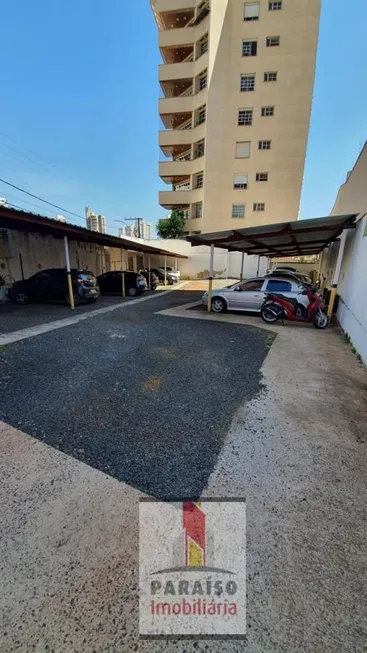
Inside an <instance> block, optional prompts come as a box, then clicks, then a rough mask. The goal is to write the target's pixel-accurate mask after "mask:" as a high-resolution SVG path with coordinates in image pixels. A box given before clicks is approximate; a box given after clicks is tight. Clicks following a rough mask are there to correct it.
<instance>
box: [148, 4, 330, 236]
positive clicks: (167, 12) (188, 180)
mask: <svg viewBox="0 0 367 653" xmlns="http://www.w3.org/2000/svg"><path fill="white" fill-rule="evenodd" d="M151 5H152V8H153V13H154V16H155V19H156V22H157V25H158V30H159V48H160V52H161V55H162V59H163V63H162V65H160V66H159V81H160V85H161V88H162V92H163V97H162V98H161V99H160V100H159V114H160V117H161V120H162V123H163V125H164V128H165V129H163V130H162V131H160V132H159V145H160V147H161V150H162V152H163V155H164V156H165V160H163V161H161V162H160V164H159V174H160V177H161V178H162V180H163V181H164V182H166V183H167V184H169V188H168V189H167V190H164V191H162V192H161V193H160V196H159V202H160V204H161V206H162V207H164V208H165V209H168V210H171V209H178V210H181V211H183V212H184V216H185V219H186V232H187V233H200V232H209V231H218V230H224V229H231V228H233V229H235V228H240V227H242V228H243V227H247V226H253V225H259V224H267V223H271V222H283V221H289V220H296V219H297V217H298V211H299V202H300V195H301V188H302V179H303V170H304V163H305V155H306V146H307V138H308V131H309V122H310V113H311V103H312V93H313V84H314V76H315V60H316V50H317V41H318V28H319V17H320V0H277V1H276V2H274V1H269V0H258V1H257V2H243V1H242V0H210V1H209V0H204V1H202V0H151Z"/></svg>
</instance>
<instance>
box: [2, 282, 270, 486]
mask: <svg viewBox="0 0 367 653" xmlns="http://www.w3.org/2000/svg"><path fill="white" fill-rule="evenodd" d="M199 296H200V295H196V293H190V292H189V293H187V292H180V291H175V292H174V293H170V294H168V295H165V296H160V297H157V298H154V299H152V300H150V301H147V302H143V303H140V304H132V305H131V306H129V307H128V306H126V307H125V308H124V309H123V310H116V311H113V312H111V313H107V314H103V315H100V316H98V317H94V318H92V319H90V320H86V321H83V322H79V323H77V324H74V325H72V326H70V327H66V328H62V329H59V330H57V331H52V332H49V333H46V334H44V335H42V336H38V337H36V338H30V339H28V340H24V341H21V342H19V343H15V344H13V345H9V346H8V347H7V348H6V350H5V352H3V353H2V354H1V356H0V377H1V386H0V387H1V406H0V419H2V420H3V421H5V422H7V423H9V424H11V425H13V426H16V427H18V428H21V429H22V430H24V431H25V432H27V433H29V434H30V435H33V436H34V437H36V438H38V439H40V440H42V441H44V442H47V443H48V444H50V445H52V446H54V447H56V448H58V449H60V450H61V451H63V452H65V453H67V454H70V455H72V456H74V457H76V458H78V459H80V460H82V461H83V462H86V463H88V464H89V465H92V466H93V467H96V468H98V469H100V470H103V471H104V472H106V473H108V474H110V475H112V476H114V477H115V478H117V479H119V480H120V481H125V482H127V483H129V484H130V485H132V486H134V487H136V488H138V489H140V490H142V491H144V492H147V493H149V494H152V495H154V496H156V497H165V498H169V497H177V496H192V497H194V496H199V495H200V493H201V492H202V490H203V489H204V488H205V486H206V484H207V481H208V478H209V476H210V474H211V472H212V471H213V469H214V467H215V463H216V460H217V457H218V455H219V452H220V450H221V447H222V445H223V440H224V437H225V435H226V433H227V430H228V428H229V426H230V423H231V420H232V417H233V415H234V413H235V412H236V409H237V408H238V407H239V405H240V404H241V402H243V401H244V400H246V399H251V398H252V397H254V396H255V394H256V393H257V392H258V391H259V389H260V372H259V370H260V367H261V365H262V362H263V360H264V358H265V356H266V353H267V335H266V334H265V333H264V332H263V331H261V330H258V329H255V328H251V327H248V328H247V329H245V330H244V329H243V328H241V327H237V326H236V325H231V324H229V325H223V324H217V323H214V322H210V323H206V322H205V323H201V322H198V321H187V320H185V319H182V320H180V319H172V318H169V317H165V316H161V315H156V314H155V313H154V311H155V310H158V309H160V308H166V307H167V306H172V305H175V304H177V303H182V302H183V301H193V300H195V299H196V298H197V297H199Z"/></svg>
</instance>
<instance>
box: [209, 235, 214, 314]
mask: <svg viewBox="0 0 367 653" xmlns="http://www.w3.org/2000/svg"><path fill="white" fill-rule="evenodd" d="M213 271H214V245H210V262H209V290H208V312H209V313H210V311H211V310H212V292H213Z"/></svg>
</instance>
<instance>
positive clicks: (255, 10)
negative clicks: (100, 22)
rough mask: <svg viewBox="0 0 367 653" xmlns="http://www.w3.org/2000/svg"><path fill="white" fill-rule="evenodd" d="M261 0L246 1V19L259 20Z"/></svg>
mask: <svg viewBox="0 0 367 653" xmlns="http://www.w3.org/2000/svg"><path fill="white" fill-rule="evenodd" d="M259 16H260V2H245V9H244V17H243V19H244V20H259Z"/></svg>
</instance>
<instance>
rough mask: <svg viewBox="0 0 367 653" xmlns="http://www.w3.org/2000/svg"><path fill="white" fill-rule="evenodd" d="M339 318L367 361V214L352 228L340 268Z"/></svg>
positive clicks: (354, 344)
mask: <svg viewBox="0 0 367 653" xmlns="http://www.w3.org/2000/svg"><path fill="white" fill-rule="evenodd" d="M338 294H339V306H338V310H337V318H338V320H339V323H340V326H341V327H342V329H343V330H344V331H345V332H346V333H347V334H348V335H349V336H350V339H351V342H352V344H353V346H354V347H355V349H356V350H357V351H358V353H359V354H360V356H361V357H362V359H363V361H364V363H366V364H367V303H366V299H367V218H366V217H364V218H363V219H362V220H360V221H359V223H358V227H357V229H356V230H355V231H354V230H353V231H350V232H349V233H348V235H347V241H346V245H345V250H344V256H343V262H342V267H341V271H340V278H339V285H338Z"/></svg>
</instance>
